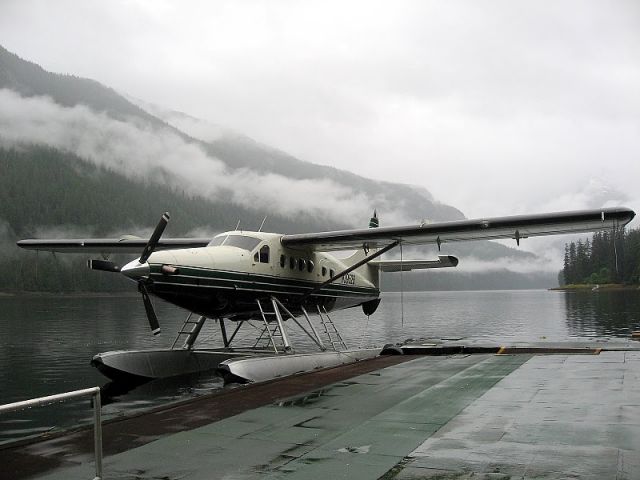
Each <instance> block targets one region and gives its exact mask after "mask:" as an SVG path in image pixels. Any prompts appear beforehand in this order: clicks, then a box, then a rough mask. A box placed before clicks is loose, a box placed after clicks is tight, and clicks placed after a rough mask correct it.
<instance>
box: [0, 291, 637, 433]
mask: <svg viewBox="0 0 640 480" xmlns="http://www.w3.org/2000/svg"><path fill="white" fill-rule="evenodd" d="M155 305H156V311H157V313H158V317H159V318H160V324H161V327H162V331H163V332H162V334H161V335H160V336H159V337H154V336H152V335H151V333H150V332H149V326H148V324H147V320H146V317H145V313H144V307H143V305H142V302H141V301H140V299H139V298H138V297H137V296H121V297H115V296H111V297H57V298H56V297H40V296H16V297H0V312H2V314H1V315H0V404H5V403H10V402H15V401H20V400H25V399H28V398H34V397H38V396H44V395H52V394H55V393H61V392H65V391H70V390H75V389H80V388H86V387H91V386H96V385H99V386H102V387H104V391H103V401H104V403H105V405H104V407H103V414H104V415H106V416H107V417H109V416H117V415H123V414H128V413H131V412H133V411H136V410H139V409H144V408H148V407H151V406H156V405H159V404H163V403H167V402H172V401H177V400H183V399H187V398H191V397H194V396H199V395H203V394H207V393H210V392H213V391H215V390H217V389H220V388H223V384H222V380H221V379H219V378H218V377H216V376H215V375H214V374H213V373H210V372H207V373H202V374H197V375H191V376H186V377H178V378H174V379H165V380H159V381H153V382H149V383H147V384H144V385H141V386H139V387H137V388H135V389H134V390H131V391H128V392H127V391H123V390H122V389H119V387H118V385H115V384H113V383H110V382H109V381H108V380H107V379H106V378H105V377H103V376H102V375H101V374H100V373H99V372H98V371H97V370H96V369H94V368H93V367H91V366H90V364H89V361H90V360H91V358H92V357H93V356H94V355H95V354H97V353H99V352H105V351H110V350H125V349H139V348H169V347H170V346H171V344H172V343H173V341H174V339H175V333H176V332H177V330H178V328H179V327H180V326H181V324H182V322H183V321H184V319H185V317H186V314H187V313H186V312H185V311H183V310H181V309H178V308H175V307H172V306H170V305H167V304H164V303H162V302H160V301H156V302H155ZM332 318H333V320H334V322H335V324H336V325H337V327H338V328H339V330H340V332H341V333H342V335H343V337H344V338H345V340H346V342H347V344H348V346H349V347H351V348H353V347H360V346H374V345H375V346H382V345H384V344H386V343H396V342H401V341H404V340H406V339H409V338H412V339H416V340H418V339H421V338H424V339H428V338H474V339H478V338H480V339H487V340H495V341H496V342H505V343H507V342H516V341H559V340H568V339H571V340H575V339H580V338H582V339H590V338H591V339H595V338H601V339H609V338H616V337H618V338H628V337H629V335H630V333H631V332H632V331H634V330H640V291H615V292H598V293H591V292H588V293H574V292H551V291H545V290H515V291H514V290H509V291H467V292H460V291H456V292H405V293H404V294H401V293H386V294H384V295H383V300H382V303H381V305H380V307H379V309H378V311H377V312H376V313H375V314H374V315H372V316H371V317H370V318H368V319H367V317H366V316H364V315H363V313H362V311H361V309H359V308H357V309H352V310H347V311H343V312H337V313H335V314H332ZM312 319H313V320H316V319H315V317H312ZM316 321H317V320H316ZM290 323H291V322H287V324H290ZM288 329H289V334H290V337H291V342H292V344H293V345H294V347H296V348H297V351H307V350H312V349H313V344H312V342H311V340H309V339H308V338H306V337H304V336H303V334H301V333H300V332H299V330H298V329H297V328H294V327H293V326H291V325H288ZM247 333H249V332H247ZM253 338H254V333H253V332H251V334H250V335H248V334H246V335H245V337H244V342H245V344H246V343H248V342H250V341H251V340H252V339H253ZM241 340H243V339H242V338H241ZM220 344H221V339H220V334H219V329H218V327H217V325H216V324H215V322H213V321H210V322H208V323H207V325H205V328H204V329H203V331H202V333H201V335H200V338H199V340H198V344H197V345H199V346H206V347H213V346H217V345H220ZM224 388H238V387H224ZM239 388H241V387H239ZM91 415H92V410H91V405H90V401H89V399H86V400H79V401H70V402H65V403H60V404H57V405H51V406H48V407H41V408H35V409H30V410H28V411H23V412H20V413H15V414H10V415H3V416H2V417H0V442H5V441H9V440H11V439H15V438H19V437H23V436H27V435H31V434H39V433H43V432H47V431H50V430H54V431H55V430H56V429H60V428H67V427H70V426H73V425H76V424H79V423H89V422H90V421H91Z"/></svg>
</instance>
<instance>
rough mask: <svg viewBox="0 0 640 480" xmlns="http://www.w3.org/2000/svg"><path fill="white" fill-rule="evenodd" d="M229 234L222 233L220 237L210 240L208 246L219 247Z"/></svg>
mask: <svg viewBox="0 0 640 480" xmlns="http://www.w3.org/2000/svg"><path fill="white" fill-rule="evenodd" d="M227 236H228V235H220V236H219V237H215V238H214V239H213V240H211V241H210V242H209V244H208V245H207V246H209V247H217V246H219V245H222V242H224V241H225V240H226V239H227Z"/></svg>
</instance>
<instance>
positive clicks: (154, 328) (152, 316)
mask: <svg viewBox="0 0 640 480" xmlns="http://www.w3.org/2000/svg"><path fill="white" fill-rule="evenodd" d="M138 290H140V293H141V294H142V302H143V303H144V309H145V310H146V312H147V319H148V320H149V326H150V327H151V332H152V333H153V334H154V335H158V334H159V333H160V324H159V323H158V317H157V316H156V312H155V310H154V309H153V304H152V303H151V299H150V298H149V292H147V287H145V286H144V284H143V283H139V284H138Z"/></svg>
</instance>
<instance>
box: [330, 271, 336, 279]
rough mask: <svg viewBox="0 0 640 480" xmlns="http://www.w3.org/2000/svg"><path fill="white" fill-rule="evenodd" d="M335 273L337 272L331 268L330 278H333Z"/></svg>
mask: <svg viewBox="0 0 640 480" xmlns="http://www.w3.org/2000/svg"><path fill="white" fill-rule="evenodd" d="M334 273H335V272H334V271H333V270H329V278H333V274H334Z"/></svg>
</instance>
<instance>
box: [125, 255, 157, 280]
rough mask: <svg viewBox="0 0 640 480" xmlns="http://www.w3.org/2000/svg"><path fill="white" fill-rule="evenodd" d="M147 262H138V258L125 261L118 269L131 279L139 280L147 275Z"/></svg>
mask: <svg viewBox="0 0 640 480" xmlns="http://www.w3.org/2000/svg"><path fill="white" fill-rule="evenodd" d="M150 270H151V269H150V268H149V264H148V263H147V262H145V263H140V262H139V261H138V260H134V261H133V262H129V263H127V264H126V265H125V266H123V267H122V268H121V269H120V273H122V274H123V275H125V276H127V277H129V278H130V279H132V280H140V279H141V278H142V277H144V276H147V275H149V272H150Z"/></svg>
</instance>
